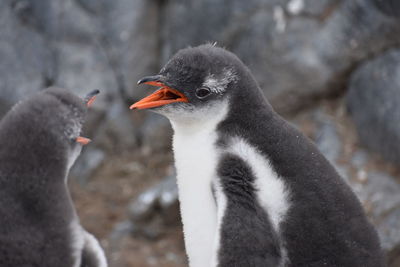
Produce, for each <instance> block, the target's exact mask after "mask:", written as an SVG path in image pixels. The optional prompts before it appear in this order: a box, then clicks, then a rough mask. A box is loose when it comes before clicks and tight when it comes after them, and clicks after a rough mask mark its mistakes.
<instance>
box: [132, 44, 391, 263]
mask: <svg viewBox="0 0 400 267" xmlns="http://www.w3.org/2000/svg"><path fill="white" fill-rule="evenodd" d="M138 83H139V84H150V85H154V86H159V87H161V88H160V89H158V90H157V91H155V92H154V93H153V94H151V95H150V96H148V97H145V98H144V99H142V100H140V101H138V102H137V103H135V104H134V105H132V106H131V108H132V109H150V110H152V111H154V112H157V113H160V114H162V115H164V116H166V117H167V118H168V119H169V120H170V122H171V124H172V127H173V129H174V136H173V149H174V157H175V165H176V169H177V183H178V189H179V199H180V208H181V215H182V222H183V227H184V238H185V247H186V251H187V254H188V257H189V262H190V266H192V267H205V266H221V267H229V266H237V267H239V266H240V267H241V266H243V267H244V266H255V267H258V266H274V267H276V266H291V267H321V266H330V267H334V266H335V267H378V266H384V263H383V255H382V252H381V248H380V244H379V240H378V237H377V234H376V231H375V230H374V228H373V227H372V225H371V224H370V223H369V222H368V220H367V218H366V216H365V214H364V211H363V209H362V207H361V205H360V202H359V201H358V199H357V198H356V196H355V195H354V193H353V192H352V191H351V189H350V188H349V187H348V185H347V184H346V183H345V182H344V181H343V180H342V178H341V177H340V176H339V175H338V173H337V172H336V170H335V169H334V168H333V167H332V166H331V164H330V163H329V162H328V161H327V160H326V159H325V157H324V156H323V155H322V154H321V153H320V152H319V151H318V149H317V148H316V147H315V145H314V144H313V143H312V142H311V141H310V140H309V139H308V138H306V137H305V136H304V135H303V134H302V133H301V132H299V131H298V130H297V129H295V128H294V127H293V126H291V125H290V124H289V123H288V122H286V121H285V120H284V119H283V118H281V117H280V116H279V115H278V114H277V113H275V112H274V110H273V109H272V107H271V106H270V104H269V103H268V102H267V100H266V99H265V98H264V96H263V94H262V91H261V90H260V88H259V86H258V84H257V82H256V81H255V79H254V78H253V76H252V74H251V73H250V71H249V69H248V68H247V67H246V66H245V65H244V64H243V63H242V62H241V61H240V60H239V59H238V58H237V57H236V56H235V55H234V54H232V53H230V52H228V51H226V50H224V49H222V48H218V47H214V46H212V45H202V46H199V47H195V48H187V49H183V50H181V51H179V52H178V53H177V54H176V55H175V56H173V57H172V59H171V60H170V61H169V62H168V63H167V64H166V66H165V67H164V68H162V69H161V71H160V73H159V74H158V75H156V76H149V77H145V78H143V79H141V80H140V81H139V82H138Z"/></svg>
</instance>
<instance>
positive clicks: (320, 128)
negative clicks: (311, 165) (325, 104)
mask: <svg viewBox="0 0 400 267" xmlns="http://www.w3.org/2000/svg"><path fill="white" fill-rule="evenodd" d="M313 115H314V116H313V119H314V120H315V123H316V131H315V136H314V140H315V143H316V145H317V147H318V149H319V150H320V151H321V152H322V154H323V155H324V156H325V157H326V158H327V159H328V160H329V162H330V163H331V164H332V165H333V166H334V167H335V168H336V170H337V171H338V173H339V174H340V175H341V176H342V177H343V178H344V179H345V180H348V176H349V174H348V168H347V166H343V165H340V164H338V162H337V161H338V160H339V159H340V157H341V155H342V152H343V142H342V140H341V138H340V137H339V135H338V132H337V129H336V125H335V121H334V120H333V118H332V117H331V116H329V115H328V114H326V113H324V112H323V111H321V110H318V109H317V110H316V111H315V112H314V114H313Z"/></svg>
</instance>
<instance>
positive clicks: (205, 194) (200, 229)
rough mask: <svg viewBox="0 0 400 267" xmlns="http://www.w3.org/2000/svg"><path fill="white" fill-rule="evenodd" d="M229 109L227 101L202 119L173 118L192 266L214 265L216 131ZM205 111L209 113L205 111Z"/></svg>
mask: <svg viewBox="0 0 400 267" xmlns="http://www.w3.org/2000/svg"><path fill="white" fill-rule="evenodd" d="M226 113H227V105H226V107H224V108H223V109H222V110H221V109H220V110H219V111H218V112H216V113H215V112H210V113H209V114H212V116H213V118H212V119H210V118H199V120H201V121H203V122H204V123H201V122H199V121H196V123H193V124H192V123H191V122H187V121H185V122H184V123H183V122H176V121H171V123H172V126H173V128H174V132H175V133H174V140H173V147H174V156H175V166H176V169H177V182H178V188H179V200H180V207H181V216H182V222H183V228H184V236H185V246H186V252H187V254H188V256H189V261H190V266H191V267H205V266H210V263H211V260H212V258H213V257H214V255H213V254H214V253H215V251H214V249H213V246H212V245H213V244H214V239H215V235H216V229H217V208H216V204H215V200H214V198H213V195H212V190H211V182H212V180H213V179H214V178H215V175H216V173H215V172H216V167H217V166H216V165H217V163H218V151H216V146H215V142H216V141H217V134H216V131H215V128H216V126H217V125H218V123H219V122H220V121H221V120H223V118H224V117H225V116H226ZM201 114H206V113H204V112H201Z"/></svg>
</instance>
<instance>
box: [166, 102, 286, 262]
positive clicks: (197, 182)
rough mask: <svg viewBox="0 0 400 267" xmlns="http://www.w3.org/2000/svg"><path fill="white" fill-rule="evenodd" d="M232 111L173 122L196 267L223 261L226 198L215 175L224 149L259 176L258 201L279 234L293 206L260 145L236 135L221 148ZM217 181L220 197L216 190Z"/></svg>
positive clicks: (186, 224) (189, 242) (189, 249)
mask: <svg viewBox="0 0 400 267" xmlns="http://www.w3.org/2000/svg"><path fill="white" fill-rule="evenodd" d="M227 110H228V108H227V105H225V107H224V108H223V109H222V110H218V112H204V111H202V112H201V114H202V115H203V117H202V118H200V117H199V120H196V122H193V121H186V120H183V121H171V123H172V126H173V128H174V140H173V148H174V156H175V166H176V169H177V183H178V189H179V200H180V207H181V216H182V222H183V228H184V236H185V246H186V252H187V254H188V256H189V262H190V266H191V267H208V266H215V265H216V264H217V262H218V259H217V257H216V256H217V253H218V250H219V230H220V229H221V224H222V223H223V214H224V213H225V208H226V196H224V194H223V192H222V189H221V188H220V183H219V182H218V179H217V178H218V177H217V173H216V169H217V164H218V161H219V159H220V156H221V154H222V153H232V154H235V155H237V156H239V157H240V158H242V159H243V160H244V161H245V162H246V163H247V164H248V165H249V166H250V168H251V169H252V172H253V173H254V175H255V182H254V183H255V184H254V186H255V188H256V190H257V201H259V203H260V204H261V206H262V207H263V208H264V209H265V210H266V211H267V212H268V214H269V215H270V218H271V221H272V225H273V226H274V228H275V230H276V231H278V232H279V223H280V222H281V220H282V219H283V216H284V215H285V214H286V211H287V210H288V193H287V192H286V189H285V186H284V184H283V181H282V180H281V179H279V177H278V175H277V174H276V173H275V172H274V171H273V169H272V167H271V165H270V164H269V162H268V159H267V158H265V157H264V156H262V155H261V154H260V153H259V151H257V149H255V148H254V147H252V146H251V145H249V144H248V143H247V142H245V141H244V140H243V139H241V138H232V139H231V140H230V144H229V145H228V147H227V148H226V149H223V150H218V149H217V146H216V145H215V143H216V141H217V138H218V136H217V132H216V127H217V125H218V123H219V122H221V121H222V120H223V119H224V118H225V117H226V114H227ZM204 114H212V118H211V117H208V118H204ZM213 182H214V186H216V188H215V189H216V191H215V194H216V196H215V197H216V200H215V199H214V197H213V193H212V189H211V184H212V183H213ZM215 201H218V207H217V205H216V203H215ZM283 253H284V251H283Z"/></svg>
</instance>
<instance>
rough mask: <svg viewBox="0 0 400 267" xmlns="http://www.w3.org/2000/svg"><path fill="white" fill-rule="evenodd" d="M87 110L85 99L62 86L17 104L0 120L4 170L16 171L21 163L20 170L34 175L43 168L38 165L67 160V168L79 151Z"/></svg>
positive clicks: (61, 163)
mask: <svg viewBox="0 0 400 267" xmlns="http://www.w3.org/2000/svg"><path fill="white" fill-rule="evenodd" d="M86 112H87V107H86V104H85V102H84V100H83V99H80V98H78V97H76V96H74V95H73V94H71V93H69V92H68V91H67V90H62V89H59V88H49V89H46V90H43V91H41V92H39V93H38V94H36V95H34V96H33V97H31V98H29V99H27V100H25V101H21V102H20V103H18V104H17V105H15V106H14V107H13V108H12V110H11V111H10V112H8V114H6V115H5V117H4V118H3V120H2V121H1V122H0V144H1V148H2V149H1V151H0V162H1V163H0V165H1V166H0V167H1V171H2V172H6V171H7V170H8V171H10V170H11V169H14V172H15V168H17V167H16V166H18V170H19V171H22V172H23V171H24V170H25V171H27V172H29V173H30V174H33V173H32V172H35V171H43V170H40V169H38V168H35V166H62V165H65V163H67V165H66V166H65V167H64V169H65V170H64V171H66V170H67V168H68V167H70V165H72V162H73V161H74V159H75V158H76V157H77V155H78V154H79V152H80V148H81V145H80V144H79V143H77V142H76V138H77V137H78V136H79V135H80V132H81V128H82V123H83V121H84V117H85V115H86ZM71 161H72V162H71ZM59 169H60V168H59ZM61 169H62V168H61Z"/></svg>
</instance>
